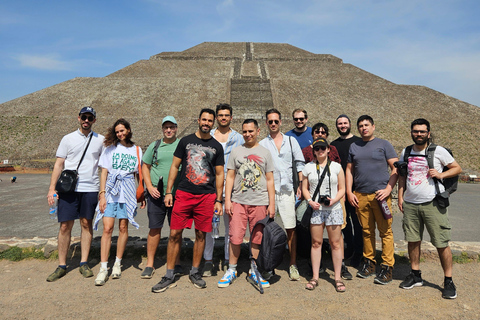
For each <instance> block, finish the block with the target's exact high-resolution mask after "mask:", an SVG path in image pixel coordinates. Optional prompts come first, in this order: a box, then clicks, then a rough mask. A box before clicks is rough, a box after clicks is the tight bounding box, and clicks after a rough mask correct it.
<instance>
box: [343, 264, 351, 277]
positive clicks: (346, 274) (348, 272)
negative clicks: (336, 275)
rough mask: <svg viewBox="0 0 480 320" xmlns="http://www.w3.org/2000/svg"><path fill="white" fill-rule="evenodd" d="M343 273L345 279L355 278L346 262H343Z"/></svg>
mask: <svg viewBox="0 0 480 320" xmlns="http://www.w3.org/2000/svg"><path fill="white" fill-rule="evenodd" d="M341 275H342V279H343V280H352V279H353V276H352V274H351V273H350V271H348V268H347V266H346V265H345V264H344V263H342V271H341Z"/></svg>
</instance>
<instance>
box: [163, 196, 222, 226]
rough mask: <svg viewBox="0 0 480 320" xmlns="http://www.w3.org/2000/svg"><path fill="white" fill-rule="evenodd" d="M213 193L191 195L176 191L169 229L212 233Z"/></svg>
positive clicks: (214, 197)
mask: <svg viewBox="0 0 480 320" xmlns="http://www.w3.org/2000/svg"><path fill="white" fill-rule="evenodd" d="M216 198H217V195H216V194H215V193H207V194H191V193H189V192H185V191H182V190H177V192H176V194H175V204H174V205H173V210H172V219H171V222H170V229H174V230H180V229H185V228H188V229H190V228H192V222H195V229H197V230H200V231H203V232H212V218H213V211H214V210H215V209H214V208H215V199H216Z"/></svg>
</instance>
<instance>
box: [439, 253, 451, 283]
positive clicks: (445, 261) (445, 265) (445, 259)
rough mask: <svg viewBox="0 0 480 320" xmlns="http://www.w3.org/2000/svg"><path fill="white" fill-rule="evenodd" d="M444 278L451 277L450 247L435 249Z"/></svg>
mask: <svg viewBox="0 0 480 320" xmlns="http://www.w3.org/2000/svg"><path fill="white" fill-rule="evenodd" d="M437 251H438V256H439V257H440V262H441V264H442V269H443V273H444V274H445V277H452V270H453V259H452V250H451V249H450V247H445V248H437Z"/></svg>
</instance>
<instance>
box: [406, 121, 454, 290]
mask: <svg viewBox="0 0 480 320" xmlns="http://www.w3.org/2000/svg"><path fill="white" fill-rule="evenodd" d="M411 136H412V139H413V142H414V143H415V144H414V145H413V146H411V147H408V148H409V149H410V148H411V151H410V155H409V156H408V158H407V159H406V160H407V161H406V162H407V164H406V165H407V170H406V171H407V172H405V171H403V172H402V170H399V171H400V178H399V180H398V206H399V208H400V210H401V211H402V212H403V230H404V232H405V240H406V241H408V255H409V257H410V262H411V264H412V271H411V273H410V274H409V275H408V276H407V277H406V279H405V280H404V281H403V282H402V283H401V284H400V288H403V289H412V288H413V287H420V286H422V285H423V280H422V275H421V272H420V246H421V243H422V238H423V230H424V228H425V227H426V228H427V230H428V233H429V234H430V238H431V241H432V244H433V245H434V246H435V247H436V248H437V251H438V255H439V257H440V262H441V264H442V268H443V272H444V275H445V279H444V289H443V294H442V296H443V298H446V299H455V298H456V297H457V292H456V288H455V285H454V284H453V281H452V251H451V250H450V247H449V246H448V241H449V240H450V239H451V235H450V229H451V225H450V222H449V221H448V211H447V208H442V207H440V206H439V203H438V201H437V199H436V196H437V187H436V186H435V184H436V183H437V184H438V191H439V192H440V193H442V192H444V191H445V188H444V187H443V185H442V183H441V180H443V179H445V178H450V177H454V176H456V175H458V174H460V172H461V171H462V169H461V168H460V165H459V164H458V163H457V162H456V161H455V159H454V158H453V157H452V156H451V155H450V153H449V152H448V151H447V150H446V149H445V148H442V147H440V146H437V147H436V148H435V151H434V160H433V166H434V168H431V169H430V168H429V165H428V161H427V156H428V151H427V150H428V147H429V145H430V123H429V122H428V121H427V120H425V119H416V120H414V121H413V122H412V124H411ZM406 150H407V148H405V149H404V150H403V151H402V155H401V156H400V159H404V158H405V153H406V152H407V151H406ZM407 154H408V152H407ZM444 167H447V168H448V171H444ZM436 179H438V180H437V181H435V180H436Z"/></svg>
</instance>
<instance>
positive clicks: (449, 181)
mask: <svg viewBox="0 0 480 320" xmlns="http://www.w3.org/2000/svg"><path fill="white" fill-rule="evenodd" d="M412 148H413V145H411V146H408V147H406V148H405V154H404V156H403V161H404V162H406V163H407V164H408V157H410V153H411V152H412ZM436 148H437V145H436V144H434V143H431V144H430V145H429V146H428V148H427V155H426V158H427V162H428V167H429V168H430V169H432V168H434V166H433V159H434V158H435V149H436ZM445 149H446V150H447V151H448V153H450V154H451V155H452V157H453V153H452V150H450V149H448V148H445ZM415 156H416V157H417V156H422V155H415ZM448 169H449V168H448V167H446V166H445V167H444V168H443V171H444V172H445V171H447V170H448ZM433 180H434V181H435V186H436V187H437V193H438V185H437V183H439V182H440V183H441V184H442V185H443V186H444V187H445V191H446V192H448V194H452V193H454V192H455V191H457V188H458V175H457V176H454V177H450V178H446V179H443V181H442V180H438V179H435V178H434V179H433Z"/></svg>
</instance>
